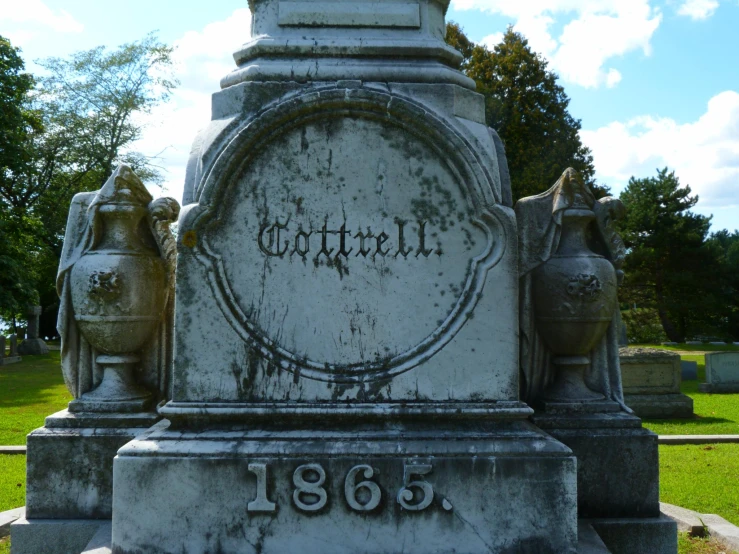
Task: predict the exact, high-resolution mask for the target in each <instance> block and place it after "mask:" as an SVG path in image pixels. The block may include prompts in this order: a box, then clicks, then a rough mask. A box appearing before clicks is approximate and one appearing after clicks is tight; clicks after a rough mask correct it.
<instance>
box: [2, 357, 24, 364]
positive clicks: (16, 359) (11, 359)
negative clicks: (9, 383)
mask: <svg viewBox="0 0 739 554" xmlns="http://www.w3.org/2000/svg"><path fill="white" fill-rule="evenodd" d="M20 361H21V357H20V356H8V357H6V358H2V357H0V366H3V365H10V364H17V363H18V362H20Z"/></svg>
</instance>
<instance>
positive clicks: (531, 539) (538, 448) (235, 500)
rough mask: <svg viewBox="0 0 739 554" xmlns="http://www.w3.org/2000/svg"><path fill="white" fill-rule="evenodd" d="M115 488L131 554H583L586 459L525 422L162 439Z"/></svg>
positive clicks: (118, 522)
mask: <svg viewBox="0 0 739 554" xmlns="http://www.w3.org/2000/svg"><path fill="white" fill-rule="evenodd" d="M144 476H145V477H144ZM115 481H116V484H119V483H126V484H127V486H125V487H120V486H116V489H115V497H114V504H113V508H114V513H115V520H114V526H113V544H114V545H115V548H116V549H115V550H114V551H115V552H119V553H133V552H157V551H166V552H178V553H180V552H182V553H185V552H187V553H196V552H210V551H221V552H240V553H264V554H268V553H275V554H276V553H288V552H304V553H313V552H315V553H322V554H332V553H335V554H339V553H346V552H352V553H357V554H360V553H380V552H382V553H401V552H403V553H406V554H413V553H418V554H430V553H437V552H438V553H442V552H452V551H457V552H468V553H476V552H479V553H482V552H532V553H533V552H537V553H542V554H544V553H566V552H572V553H574V552H575V551H576V544H577V521H576V516H575V513H574V510H573V508H574V503H575V496H576V483H575V460H574V458H573V457H572V455H571V453H570V451H569V449H567V448H566V447H564V446H563V445H561V444H560V443H558V442H557V441H555V440H553V439H551V438H550V437H548V436H546V435H545V434H543V433H541V432H538V431H537V430H535V429H534V428H532V427H531V426H530V425H528V424H526V423H524V422H519V423H509V424H491V425H487V424H484V423H477V424H475V425H448V424H444V423H442V422H439V423H437V424H434V425H428V424H418V425H396V424H388V425H387V426H385V428H384V429H379V428H377V427H375V426H360V427H359V428H357V426H346V428H345V429H342V428H339V429H330V428H325V427H324V428H322V429H316V428H314V426H311V428H310V429H309V428H303V429H301V430H296V429H293V430H277V429H275V430H270V431H267V430H265V429H261V430H259V431H238V432H233V431H231V432H229V431H223V430H221V431H201V432H199V433H195V432H192V431H189V432H181V431H174V430H173V431H163V432H159V433H154V434H151V435H149V436H148V437H147V438H146V439H145V440H135V441H133V442H131V443H129V444H128V445H127V446H126V447H124V448H123V449H121V450H120V451H119V455H118V457H117V458H116V462H115ZM152 486H154V487H156V488H157V489H159V490H166V491H168V494H166V495H150V494H149V491H150V490H151V487H152ZM142 498H146V502H145V503H142V502H141V499H142ZM132 506H139V508H138V509H131V507H132ZM161 545H167V546H166V549H164V550H157V547H159V548H161Z"/></svg>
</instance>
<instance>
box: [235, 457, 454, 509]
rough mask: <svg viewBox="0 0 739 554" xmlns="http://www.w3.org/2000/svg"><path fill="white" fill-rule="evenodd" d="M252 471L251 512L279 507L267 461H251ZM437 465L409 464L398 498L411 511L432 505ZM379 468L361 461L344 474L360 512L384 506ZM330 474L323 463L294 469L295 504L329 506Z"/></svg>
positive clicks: (299, 506)
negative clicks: (431, 476)
mask: <svg viewBox="0 0 739 554" xmlns="http://www.w3.org/2000/svg"><path fill="white" fill-rule="evenodd" d="M248 468H249V472H251V473H253V474H254V475H255V477H256V485H257V486H256V495H255V498H254V500H252V501H251V502H249V503H248V504H247V512H254V513H271V512H276V511H277V504H275V503H274V502H271V501H270V500H269V499H268V498H267V473H268V465H267V464H263V463H262V464H257V463H254V464H249V466H248ZM432 471H433V467H432V466H431V465H430V464H405V466H404V468H403V483H402V486H401V488H400V489H399V490H398V492H397V494H396V496H395V500H396V501H397V503H398V504H399V505H400V506H401V507H402V508H403V509H404V510H407V511H409V512H420V511H422V510H425V509H427V508H428V507H429V506H431V504H432V502H433V500H434V489H433V486H432V485H431V483H429V482H428V481H426V480H425V479H424V476H426V475H428V474H430V473H431V472H432ZM377 473H379V472H378V470H377V469H375V468H373V467H372V466H370V465H366V464H361V465H357V466H354V467H353V468H351V469H350V470H349V472H348V473H347V474H346V477H345V478H344V486H343V489H344V498H345V500H346V503H347V504H348V505H349V507H350V508H351V509H352V510H354V511H356V512H371V511H373V510H375V509H376V508H378V507H379V506H380V502H381V500H382V489H381V488H380V485H379V484H378V483H377V482H376V481H374V480H373V478H375V477H376V474H377ZM327 478H328V476H327V474H326V470H325V469H324V468H323V467H322V466H321V465H320V464H315V463H311V464H304V465H301V466H299V467H298V468H297V469H296V470H295V471H294V473H293V478H292V481H293V486H294V489H293V493H292V501H293V505H294V506H295V507H296V508H297V509H298V510H300V511H302V512H318V511H320V510H322V509H323V508H325V507H326V505H327V504H328V500H329V494H328V491H327V489H326V480H327ZM441 505H442V507H443V508H444V510H446V511H452V509H453V507H452V505H451V503H450V502H449V501H448V500H447V499H443V501H442V503H441Z"/></svg>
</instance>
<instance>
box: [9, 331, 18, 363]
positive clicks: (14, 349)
mask: <svg viewBox="0 0 739 554" xmlns="http://www.w3.org/2000/svg"><path fill="white" fill-rule="evenodd" d="M8 355H9V356H10V357H11V358H12V357H13V356H17V355H18V335H10V354H8Z"/></svg>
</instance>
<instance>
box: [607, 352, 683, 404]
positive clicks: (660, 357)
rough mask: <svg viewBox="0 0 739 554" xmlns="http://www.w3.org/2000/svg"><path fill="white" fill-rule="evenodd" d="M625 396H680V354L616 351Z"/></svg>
mask: <svg viewBox="0 0 739 554" xmlns="http://www.w3.org/2000/svg"><path fill="white" fill-rule="evenodd" d="M619 359H620V361H621V375H622V382H623V387H624V394H679V393H680V383H681V374H682V371H681V366H680V355H679V354H675V353H674V352H667V351H665V350H658V349H656V348H644V347H629V348H621V349H620V350H619Z"/></svg>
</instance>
